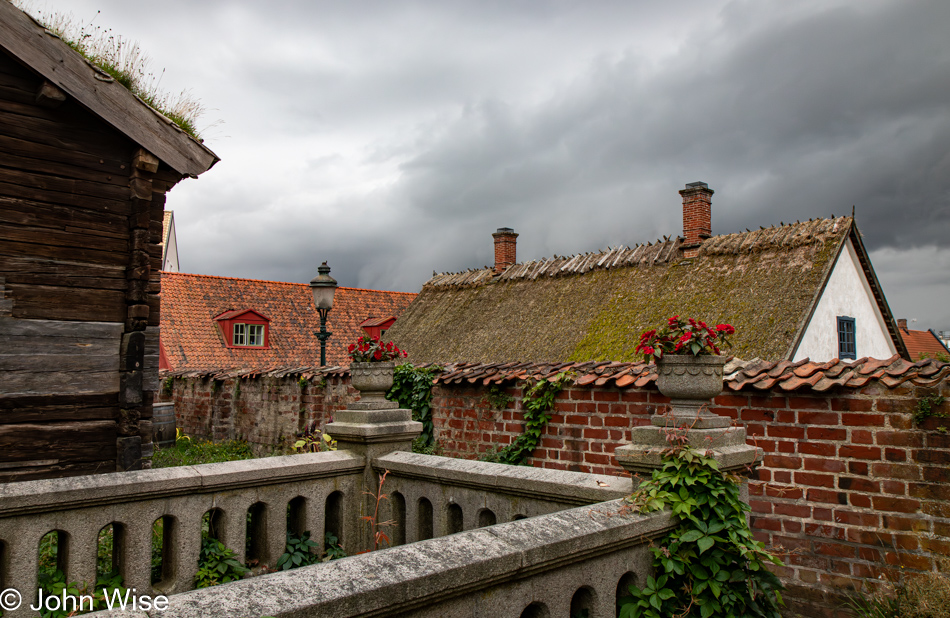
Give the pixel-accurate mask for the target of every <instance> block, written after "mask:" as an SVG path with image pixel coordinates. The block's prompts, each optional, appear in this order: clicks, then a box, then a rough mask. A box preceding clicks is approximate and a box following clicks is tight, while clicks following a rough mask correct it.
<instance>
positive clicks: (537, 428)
mask: <svg viewBox="0 0 950 618" xmlns="http://www.w3.org/2000/svg"><path fill="white" fill-rule="evenodd" d="M573 378H574V376H573V375H572V374H571V373H570V372H568V371H562V372H561V373H559V374H557V375H556V376H554V377H553V378H551V379H548V380H538V381H536V382H534V381H529V382H525V383H524V384H523V385H522V388H523V389H524V390H523V395H522V399H521V408H522V411H523V412H524V421H525V427H524V433H522V434H521V435H520V436H518V437H517V438H515V441H514V442H512V443H511V444H509V445H508V446H506V447H504V448H503V449H501V450H498V451H489V453H488V454H487V456H485V457H483V458H482V459H483V460H485V461H497V462H499V463H506V464H511V465H514V466H520V465H523V464H524V463H525V462H526V461H527V460H528V458H529V457H531V454H532V453H533V452H534V449H536V448H537V447H538V444H539V443H540V442H541V434H542V433H543V432H544V426H545V425H547V424H548V421H550V420H551V412H552V411H553V410H554V400H555V399H557V395H558V393H560V392H561V390H562V389H563V388H564V385H565V384H567V383H568V382H570V381H571V380H573Z"/></svg>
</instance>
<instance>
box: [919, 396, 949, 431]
mask: <svg viewBox="0 0 950 618" xmlns="http://www.w3.org/2000/svg"><path fill="white" fill-rule="evenodd" d="M944 400H945V399H944V398H943V397H941V396H940V395H928V396H925V397H921V398H920V399H918V400H917V408H916V409H915V410H914V424H916V425H919V424H921V423H923V422H924V421H925V420H927V419H928V418H929V417H931V416H933V417H937V418H947V417H948V416H950V414H947V413H946V412H937V411H935V410H934V408H936V407H938V406H940V405H941V404H943V402H944Z"/></svg>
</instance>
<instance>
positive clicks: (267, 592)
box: [0, 451, 667, 618]
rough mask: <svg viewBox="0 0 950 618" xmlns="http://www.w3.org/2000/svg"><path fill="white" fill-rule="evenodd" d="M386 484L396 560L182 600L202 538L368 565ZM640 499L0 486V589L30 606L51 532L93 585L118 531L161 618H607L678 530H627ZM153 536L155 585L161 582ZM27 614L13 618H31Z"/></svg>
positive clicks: (468, 467)
mask: <svg viewBox="0 0 950 618" xmlns="http://www.w3.org/2000/svg"><path fill="white" fill-rule="evenodd" d="M368 469H369V472H367V470H368ZM386 471H388V474H387V477H386V481H385V484H384V486H383V489H382V491H383V493H384V494H385V499H383V500H381V501H380V505H381V506H382V507H383V508H382V510H381V512H380V516H379V520H380V521H382V520H385V519H391V520H393V522H394V524H391V525H387V526H386V527H384V528H383V529H384V530H385V531H386V532H387V534H388V535H389V536H390V538H391V539H392V545H394V546H399V545H402V547H393V548H391V549H386V550H380V551H377V552H373V553H372V554H366V555H360V556H353V557H351V558H347V559H343V560H340V561H333V562H330V563H325V564H319V565H314V566H312V567H305V568H301V569H297V570H295V571H292V572H286V573H279V574H268V575H260V576H258V577H253V578H250V579H247V580H243V581H241V582H235V583H231V584H224V585H222V586H218V587H215V588H210V589H205V590H200V591H192V592H188V591H190V590H191V588H192V586H193V583H194V577H195V574H196V572H197V569H198V558H199V552H200V548H201V538H202V527H203V526H206V527H210V528H211V534H212V536H215V538H218V539H219V540H221V541H222V542H223V543H224V544H225V545H226V546H228V547H229V548H230V549H232V550H234V551H235V553H236V554H237V558H238V560H242V561H243V560H245V559H246V558H254V559H257V560H258V561H259V563H262V564H266V565H269V566H271V567H273V566H274V564H275V563H276V560H277V558H278V557H279V556H280V554H281V553H283V551H284V544H285V539H286V533H287V530H288V529H291V530H293V531H294V532H298V533H299V532H303V531H305V530H309V531H311V532H312V533H313V539H314V540H315V541H318V542H320V541H322V539H323V533H324V532H325V531H333V532H334V533H335V534H337V535H338V536H339V537H340V539H341V540H342V544H343V547H344V549H345V550H346V551H347V553H350V554H354V553H356V552H357V551H359V550H360V549H364V548H363V547H361V546H360V542H361V541H360V539H364V540H365V539H366V538H367V537H368V536H370V535H367V534H366V528H367V526H368V524H367V523H366V522H365V521H363V520H362V519H361V518H360V514H361V512H362V513H365V512H366V509H367V508H368V506H375V501H374V500H368V499H367V496H366V495H365V494H364V493H363V489H362V488H363V485H361V483H365V479H366V478H367V474H369V476H370V477H372V476H375V477H376V478H379V476H381V475H382V474H383V473H384V472H386ZM631 489H632V485H631V480H630V479H629V478H618V477H608V476H598V475H591V474H584V473H578V472H563V471H557V470H543V469H538V468H531V467H520V466H508V465H503V464H492V463H484V462H473V461H464V460H457V459H450V458H446V457H435V456H430V455H417V454H413V453H409V452H392V453H389V454H385V455H382V456H380V457H377V458H376V459H374V460H373V461H372V462H371V465H370V466H369V468H367V461H366V459H365V458H364V457H362V456H359V455H356V454H354V453H353V452H351V451H336V452H331V453H317V454H308V455H295V456H289V457H274V458H266V459H257V460H247V461H236V462H229V463H222V464H205V465H200V466H189V467H181V468H168V469H161V470H147V471H141V472H130V473H120V474H110V475H97V476H87V477H73V478H66V479H55V480H45V481H32V482H24V483H16V484H10V485H0V585H2V587H3V588H14V589H16V590H19V591H22V592H23V596H24V598H25V599H26V600H29V601H31V602H32V594H27V593H26V591H35V590H36V589H37V571H38V549H39V545H40V541H41V539H42V538H43V537H44V536H45V535H46V534H48V533H50V532H56V533H57V534H58V538H59V543H58V545H59V547H58V554H57V555H58V563H59V566H60V567H61V568H62V569H63V571H64V572H65V574H66V577H67V580H68V581H76V582H92V581H95V577H96V566H97V564H96V559H97V557H96V547H97V539H98V538H99V535H100V532H101V531H102V530H103V529H105V528H107V527H108V526H110V525H111V526H112V531H113V535H112V538H113V540H114V544H113V548H112V549H113V555H114V565H115V566H116V567H117V568H118V569H119V571H120V572H121V574H122V575H123V578H124V581H125V585H126V586H127V587H128V588H135V589H136V591H137V594H139V595H141V594H148V593H151V594H152V595H156V594H164V595H171V596H170V600H171V609H169V610H168V611H167V612H163V613H161V615H162V616H176V615H182V616H186V615H187V616H221V617H224V616H228V617H236V616H255V617H257V616H290V615H312V616H321V615H327V616H343V615H357V614H361V615H362V614H366V613H368V614H369V615H390V614H392V613H399V612H410V613H420V615H432V616H438V615H443V614H442V613H440V612H441V611H442V610H436V609H434V608H436V607H444V611H446V612H450V613H451V612H454V611H462V610H464V611H465V612H467V613H469V614H471V613H472V611H475V610H477V611H476V613H481V612H482V611H483V609H484V608H489V607H491V608H493V609H491V613H492V614H493V615H520V614H521V612H522V610H523V609H524V608H526V607H528V606H531V605H532V603H534V604H535V605H534V606H532V607H535V608H538V609H537V611H538V612H540V613H536V614H531V612H529V614H528V615H538V616H543V615H545V614H544V611H542V609H540V608H541V607H542V606H543V607H547V608H549V610H551V611H556V612H557V613H558V614H559V615H560V614H564V612H566V609H564V608H570V607H571V606H572V604H573V606H575V607H580V606H583V607H586V608H588V609H589V610H590V615H591V616H598V615H603V616H607V615H612V613H611V612H613V607H614V603H615V597H616V590H617V585H618V582H621V581H623V582H630V581H632V579H631V578H632V577H633V575H632V573H636V572H640V573H644V572H646V571H644V570H642V569H645V568H647V567H648V562H649V556H648V555H647V553H645V549H644V545H643V544H644V543H646V542H647V541H648V540H649V539H650V538H653V537H654V536H656V534H659V533H660V532H662V530H664V529H665V527H666V525H667V518H666V516H665V515H660V516H651V517H648V518H644V517H639V516H632V515H630V514H629V512H628V511H629V509H623V508H622V507H621V506H620V504H619V503H617V502H607V501H610V500H613V499H615V498H618V497H621V496H623V495H625V494H628V493H630V491H631ZM595 503H596V504H595ZM579 505H588V506H584V507H581V508H576V507H578V506H579ZM590 505H593V506H590ZM206 516H207V518H206V520H205V522H204V523H203V519H205V517H206ZM157 521H161V522H162V526H161V528H162V541H161V543H159V545H160V546H161V548H162V556H161V569H160V571H161V577H160V578H159V581H157V582H153V581H152V580H153V578H154V576H153V573H152V564H151V557H152V551H153V549H152V548H153V534H154V530H153V527H154V526H155V522H157ZM476 528H478V529H479V530H475V529H476ZM446 535H451V537H447V536H446ZM437 537H441V538H437ZM245 547H250V551H251V555H249V556H245ZM487 590H491V591H492V594H491V595H490V598H491V599H492V600H491V602H490V603H489V602H488V601H487V600H486V599H488V598H489V597H486V596H485V592H486V591H487ZM539 591H544V592H543V594H542V593H541V592H539ZM578 604H580V605H578ZM258 605H259V606H260V607H258ZM27 606H28V603H24V605H23V606H21V608H20V609H19V610H16V611H13V612H9V613H8V615H9V616H10V617H14V618H16V617H18V616H28V615H32V613H34V612H29V611H28V610H27ZM212 608H215V609H212ZM598 608H599V609H598ZM562 610H564V611H562ZM297 611H304V614H296V613H294V612H297ZM484 611H486V612H488V610H487V609H484ZM531 611H534V610H531ZM545 611H546V610H545ZM176 612H178V613H176ZM143 615H144V614H143ZM156 615H158V614H156ZM485 615H488V613H486V614H485Z"/></svg>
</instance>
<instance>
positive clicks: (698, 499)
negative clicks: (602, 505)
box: [620, 432, 783, 618]
mask: <svg viewBox="0 0 950 618" xmlns="http://www.w3.org/2000/svg"><path fill="white" fill-rule="evenodd" d="M675 433H676V432H671V434H675ZM670 438H671V443H672V444H674V446H673V447H671V448H670V449H668V450H667V451H666V452H665V453H664V455H663V467H662V468H661V469H659V470H654V472H653V475H652V478H651V479H650V480H648V481H644V482H643V483H641V484H640V486H639V487H638V488H637V491H635V492H634V493H633V495H632V496H630V497H629V498H628V501H629V502H630V503H631V504H632V505H633V508H634V510H636V511H639V512H641V513H649V512H652V511H657V510H661V509H663V508H667V507H669V508H671V509H672V513H673V517H674V521H675V524H676V526H675V528H674V529H673V530H672V531H670V532H669V533H667V535H666V536H665V537H664V538H662V539H660V540H659V541H658V542H657V545H658V546H657V547H653V548H652V549H651V551H652V552H653V568H654V576H653V577H649V578H647V582H646V585H645V586H644V587H643V588H637V587H635V586H630V596H629V597H625V598H624V599H622V600H621V610H620V617H621V618H641V617H642V618H668V617H669V616H682V617H683V618H686V617H700V618H710V617H711V616H715V617H717V618H720V617H721V618H733V617H735V618H753V617H755V618H759V617H761V618H780V614H779V606H780V605H782V597H781V592H780V591H781V590H782V589H783V586H782V584H781V582H780V581H779V580H778V578H777V577H776V576H775V575H774V574H773V573H771V572H770V571H768V570H767V569H766V566H767V565H768V564H770V563H771V564H781V562H780V561H779V560H778V559H777V558H775V557H774V556H772V555H771V554H769V553H768V552H767V551H766V550H765V546H764V545H763V544H762V543H760V542H758V541H756V540H754V539H753V537H752V532H751V530H749V526H748V524H747V523H746V516H745V514H746V512H748V511H749V507H748V505H746V504H745V503H744V502H742V501H741V500H740V499H739V483H740V479H738V478H736V477H731V476H727V475H725V474H723V473H722V472H721V471H720V470H719V465H718V463H717V462H716V460H715V459H713V458H711V457H707V456H706V455H705V454H704V453H703V452H701V451H698V450H696V449H693V448H691V447H689V446H687V445H685V440H683V439H682V436H677V435H671V436H670Z"/></svg>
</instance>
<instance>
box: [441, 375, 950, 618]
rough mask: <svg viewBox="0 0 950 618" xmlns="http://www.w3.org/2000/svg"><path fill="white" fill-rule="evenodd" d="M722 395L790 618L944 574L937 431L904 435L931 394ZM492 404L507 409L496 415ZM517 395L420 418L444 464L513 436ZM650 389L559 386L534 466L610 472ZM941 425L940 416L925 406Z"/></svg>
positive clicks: (944, 450)
mask: <svg viewBox="0 0 950 618" xmlns="http://www.w3.org/2000/svg"><path fill="white" fill-rule="evenodd" d="M803 391H804V392H800V391H795V392H791V393H789V392H784V391H780V390H777V389H776V390H766V391H759V390H756V389H754V388H749V389H748V390H747V391H746V390H742V391H738V392H729V393H726V394H723V395H721V396H719V397H717V398H716V399H715V401H714V405H713V407H712V411H713V412H715V413H717V414H720V415H723V416H728V417H730V418H732V419H735V420H736V422H737V423H741V424H742V425H744V426H745V427H746V429H747V431H748V436H749V443H750V444H754V445H756V446H758V447H760V448H762V449H763V451H764V453H765V455H764V459H763V462H762V465H761V467H759V468H758V470H757V471H756V473H755V474H754V476H753V477H752V482H751V486H750V493H751V501H750V504H751V507H752V525H753V528H754V531H755V534H756V537H757V538H758V539H759V540H761V541H763V542H765V543H766V544H767V545H769V546H770V547H772V548H773V549H775V550H777V551H779V553H780V554H781V555H782V558H783V560H784V561H785V563H786V566H785V567H784V568H782V569H780V574H781V575H782V576H783V578H784V580H785V581H786V583H787V584H788V585H789V587H790V588H791V589H792V592H793V594H792V597H793V599H794V600H793V607H795V608H796V609H798V610H799V611H800V612H801V613H802V614H803V615H808V616H835V615H836V612H837V611H838V610H837V609H836V607H837V604H838V602H840V594H836V592H837V593H840V592H841V591H846V590H848V589H849V588H851V587H859V586H865V585H873V584H874V583H876V582H877V581H879V578H881V577H884V578H888V579H891V580H892V581H896V580H898V579H899V578H900V577H901V576H902V573H903V574H906V573H908V572H913V571H930V570H936V569H939V570H946V569H947V568H950V567H948V566H946V565H944V566H943V567H941V565H942V564H943V563H942V562H941V561H943V560H945V559H947V558H950V484H948V481H950V433H947V431H946V429H942V427H943V426H944V425H946V426H950V419H945V418H935V417H931V418H929V419H928V420H926V421H924V422H923V423H921V424H920V425H919V426H917V425H915V423H914V420H913V416H914V413H915V411H916V410H917V408H918V403H919V402H920V400H921V398H923V397H928V396H932V395H937V394H939V395H943V396H947V397H948V398H950V385H948V383H947V381H946V380H943V381H941V382H939V383H938V384H936V385H934V386H933V387H922V386H916V385H914V384H912V383H910V382H905V383H904V384H902V385H899V386H897V387H895V388H887V387H886V386H885V385H884V384H883V383H881V382H879V381H873V382H870V383H869V384H867V385H866V386H865V387H863V388H858V389H852V388H846V387H836V388H834V389H832V391H828V392H825V393H815V392H812V391H808V390H807V389H803ZM504 395H507V396H508V397H510V398H511V401H509V402H507V403H505V404H504V406H503V407H502V408H501V409H498V408H497V407H493V402H494V403H495V404H497V403H501V402H502V400H503V399H504ZM520 399H521V390H520V388H517V387H516V386H515V385H514V384H513V383H512V384H511V385H510V386H506V387H504V388H500V387H494V388H493V389H489V388H488V387H479V386H461V385H458V386H456V385H444V384H441V385H439V386H437V387H436V389H435V392H434V396H433V419H434V423H435V426H436V433H437V435H438V438H439V440H440V442H441V444H442V446H443V448H444V449H445V454H446V455H450V456H459V457H467V458H475V457H477V456H479V455H481V454H482V453H484V452H485V451H486V450H488V449H491V448H497V447H498V446H504V445H505V444H508V443H510V442H511V441H512V440H513V439H514V438H515V437H516V436H517V435H519V434H520V433H521V431H522V428H523V416H522V413H521V401H520ZM667 403H668V400H667V399H666V398H665V397H663V396H662V395H661V394H660V393H659V392H658V391H656V389H655V387H654V386H652V385H648V386H647V387H645V388H642V389H638V388H616V387H607V386H604V387H592V388H583V387H572V388H570V389H567V390H565V391H562V393H561V395H560V397H559V398H558V400H557V404H556V409H555V414H554V415H553V416H552V418H551V422H550V424H549V425H548V427H547V429H546V432H545V436H544V437H543V439H542V441H541V445H540V447H539V448H538V449H537V451H536V452H535V456H534V457H533V458H532V459H531V463H532V464H533V465H534V466H537V467H542V468H553V469H559V470H574V471H579V472H593V473H598V474H622V473H623V471H622V469H621V468H620V467H619V466H618V465H617V461H616V460H615V459H614V458H613V456H612V453H613V451H614V449H615V448H616V447H617V446H619V445H621V444H624V443H626V442H629V441H630V429H631V427H634V426H637V425H643V424H647V423H649V422H650V416H651V415H652V414H655V413H657V412H660V413H662V412H663V409H664V406H665V405H666V404H667ZM935 411H937V412H941V413H950V404H948V403H944V404H942V405H940V406H937V407H936V408H935Z"/></svg>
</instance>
